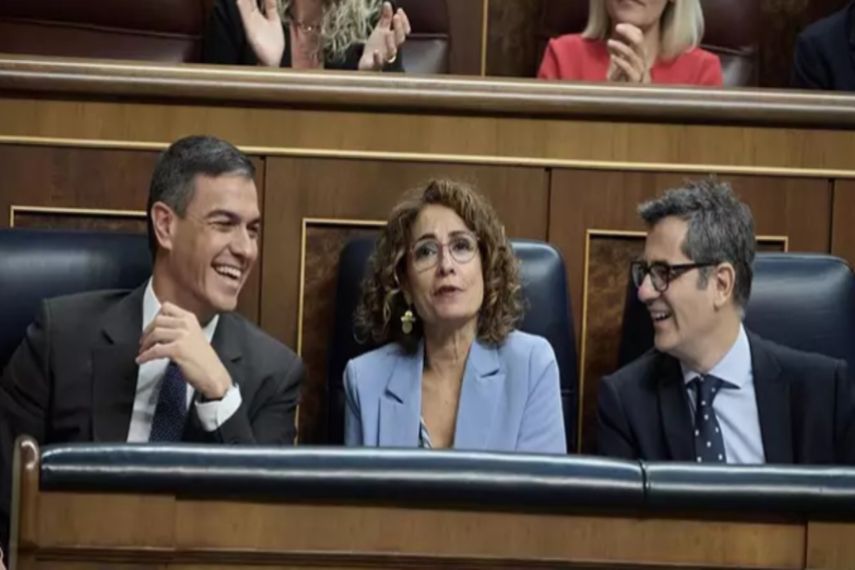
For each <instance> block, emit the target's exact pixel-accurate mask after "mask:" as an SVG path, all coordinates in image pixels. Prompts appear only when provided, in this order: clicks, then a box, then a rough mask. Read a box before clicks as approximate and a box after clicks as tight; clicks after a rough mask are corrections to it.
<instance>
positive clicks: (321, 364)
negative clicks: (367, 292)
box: [298, 223, 379, 444]
mask: <svg viewBox="0 0 855 570" xmlns="http://www.w3.org/2000/svg"><path fill="white" fill-rule="evenodd" d="M378 233H379V228H377V227H364V226H354V225H353V224H348V223H325V224H321V223H307V224H306V239H305V243H306V250H305V252H304V256H305V257H304V259H303V263H304V264H305V271H304V275H305V277H304V283H303V297H302V303H303V323H304V325H303V326H302V327H301V329H300V331H299V332H300V342H299V343H298V344H299V346H300V356H301V357H302V358H303V362H304V363H305V365H306V368H307V369H308V370H310V371H311V374H310V375H309V376H308V378H307V381H306V382H305V383H304V385H303V387H302V390H301V392H300V420H299V431H300V437H299V441H300V443H303V444H312V443H325V442H328V441H329V440H328V438H327V427H328V425H329V424H328V417H327V416H328V410H329V406H328V401H329V400H328V399H329V393H328V391H327V375H328V373H327V362H328V361H329V356H330V354H329V350H328V348H329V342H330V335H331V331H332V329H333V318H334V317H335V302H336V283H337V278H338V260H339V257H340V255H341V250H342V249H343V248H344V246H345V244H347V242H348V241H349V240H351V239H354V238H357V237H374V236H376V235H377V234H378ZM359 285H360V284H359V283H358V282H357V283H353V284H352V287H354V288H356V287H359ZM307 323H310V324H313V325H314V326H311V325H310V326H306V324H307ZM324 323H326V326H323V324H324Z"/></svg>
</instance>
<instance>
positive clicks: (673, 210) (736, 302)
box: [597, 179, 855, 464]
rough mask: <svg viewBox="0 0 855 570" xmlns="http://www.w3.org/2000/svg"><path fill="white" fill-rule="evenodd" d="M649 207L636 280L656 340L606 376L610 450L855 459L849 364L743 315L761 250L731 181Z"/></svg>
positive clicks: (602, 446) (717, 458)
mask: <svg viewBox="0 0 855 570" xmlns="http://www.w3.org/2000/svg"><path fill="white" fill-rule="evenodd" d="M639 213H640V214H641V217H642V218H643V220H644V221H645V223H646V224H647V226H648V228H649V231H648V234H647V239H646V241H645V247H644V255H643V258H642V259H641V260H639V261H636V262H634V263H633V264H632V268H631V269H632V278H633V281H634V282H635V284H636V286H637V287H638V298H639V300H641V301H642V302H643V303H644V304H645V305H646V306H647V310H648V312H649V313H650V318H651V319H652V321H653V328H654V341H655V342H654V343H655V348H654V349H652V350H650V351H648V352H647V353H645V354H644V355H642V356H641V357H639V358H638V359H637V360H635V361H634V362H632V363H630V364H628V365H627V366H625V367H623V368H622V369H620V370H619V371H617V372H616V373H614V374H612V375H611V376H607V377H605V378H603V380H602V382H601V383H600V387H599V394H598V396H599V398H598V399H599V409H598V411H599V414H598V415H599V425H598V432H597V433H598V446H599V451H600V453H602V454H604V455H609V456H614V457H624V458H629V459H644V460H652V461H661V460H676V461H693V462H698V463H825V464H829V463H855V392H853V386H852V383H851V381H850V380H849V379H848V376H847V371H846V365H845V363H844V362H843V361H837V360H834V359H831V358H828V357H825V356H821V355H818V354H809V353H805V352H801V351H797V350H793V349H790V348H786V347H783V346H780V345H777V344H774V343H772V342H770V341H767V340H764V339H762V338H760V337H759V336H757V335H755V334H753V333H751V332H750V331H747V330H746V329H745V327H744V326H743V324H742V317H743V313H744V308H745V306H746V304H747V302H748V298H749V295H750V293H751V279H752V262H753V261H754V249H755V237H754V228H753V221H752V217H751V211H750V210H749V209H748V207H747V206H746V205H745V204H742V203H741V202H739V201H738V200H737V198H736V197H735V195H734V194H733V192H732V191H731V189H730V187H729V186H728V185H727V184H724V183H720V182H717V181H715V180H710V179H707V180H702V181H699V182H695V183H689V184H687V185H686V186H685V187H683V188H679V189H676V190H671V191H669V192H667V193H666V194H665V195H664V196H662V197H661V198H658V199H656V200H652V201H650V202H647V203H644V204H642V205H641V206H640V207H639ZM781 309H782V310H786V307H782V308H781Z"/></svg>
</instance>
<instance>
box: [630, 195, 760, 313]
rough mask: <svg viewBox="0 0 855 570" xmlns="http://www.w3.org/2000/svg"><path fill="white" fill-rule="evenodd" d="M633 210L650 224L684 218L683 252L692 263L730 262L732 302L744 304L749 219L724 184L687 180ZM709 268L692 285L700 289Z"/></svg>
mask: <svg viewBox="0 0 855 570" xmlns="http://www.w3.org/2000/svg"><path fill="white" fill-rule="evenodd" d="M638 213H639V214H640V215H641V218H642V219H643V220H644V221H645V223H646V224H647V226H648V227H650V228H652V227H653V226H655V225H656V224H657V223H658V222H659V221H661V220H662V219H663V218H667V217H670V216H675V217H677V218H680V219H681V220H684V221H686V222H687V223H688V229H687V230H686V239H685V240H683V243H682V245H681V249H682V251H683V253H684V254H685V255H686V257H688V258H689V259H691V260H692V261H694V262H698V263H703V262H716V263H723V262H729V263H731V264H732V265H733V267H734V269H735V271H736V276H735V279H734V280H735V282H734V285H733V299H734V301H735V303H736V305H737V306H739V307H743V308H744V307H745V305H746V304H747V303H748V298H749V297H750V296H751V280H752V279H753V276H754V272H753V270H752V264H753V263H754V250H755V237H754V220H753V218H752V216H751V210H750V209H749V208H748V206H747V205H745V204H744V203H742V202H740V201H739V199H738V198H737V197H736V195H735V194H734V193H733V190H732V189H731V187H730V185H729V184H728V183H726V182H720V181H718V180H716V179H715V178H705V179H702V180H697V181H694V182H687V183H686V184H685V185H683V186H682V187H680V188H675V189H673V190H668V191H667V192H666V193H665V194H664V195H663V196H662V197H660V198H657V199H655V200H651V201H649V202H645V203H643V204H641V205H640V206H639V207H638ZM711 271H712V268H702V269H701V271H700V278H699V281H698V287H706V285H707V280H708V279H709V276H710V273H711Z"/></svg>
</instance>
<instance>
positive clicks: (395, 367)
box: [378, 341, 424, 447]
mask: <svg viewBox="0 0 855 570" xmlns="http://www.w3.org/2000/svg"><path fill="white" fill-rule="evenodd" d="M423 368H424V341H422V342H420V343H419V347H418V349H417V350H416V353H415V354H412V355H410V354H406V353H404V352H403V351H402V350H401V351H399V352H398V353H396V355H395V361H394V362H393V363H392V364H391V366H390V367H389V381H388V382H387V384H386V389H385V391H384V392H383V395H382V396H381V398H380V418H379V422H380V424H379V426H378V431H379V433H378V436H379V438H378V439H379V444H380V446H381V447H413V446H414V445H416V444H417V443H418V441H419V418H421V409H422V391H421V386H422V372H423Z"/></svg>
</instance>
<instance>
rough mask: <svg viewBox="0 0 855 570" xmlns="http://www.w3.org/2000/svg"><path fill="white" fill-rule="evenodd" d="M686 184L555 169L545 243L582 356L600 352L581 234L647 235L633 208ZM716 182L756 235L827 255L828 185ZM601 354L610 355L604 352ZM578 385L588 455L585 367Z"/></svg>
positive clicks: (589, 401) (678, 177) (589, 404)
mask: <svg viewBox="0 0 855 570" xmlns="http://www.w3.org/2000/svg"><path fill="white" fill-rule="evenodd" d="M685 178H686V177H685V176H684V175H682V174H674V173H667V172H662V173H640V172H598V171H586V170H555V171H553V173H552V182H551V192H550V223H549V228H550V229H549V241H550V242H551V243H553V244H554V245H555V246H556V247H558V249H559V250H560V251H561V252H562V254H563V255H564V259H565V261H566V263H567V272H568V281H569V283H570V284H571V300H572V303H573V313H574V324H575V326H576V327H577V328H576V331H577V338H579V339H580V342H585V343H586V350H585V352H586V353H591V354H597V355H600V354H601V348H600V347H599V346H598V345H597V344H596V343H595V339H592V338H591V337H590V336H588V334H587V333H588V331H587V330H585V331H583V330H582V311H583V307H584V300H583V289H582V283H583V282H584V259H585V240H586V237H585V234H586V231H588V230H631V231H644V229H645V228H644V226H643V224H642V222H641V220H640V218H638V215H637V213H636V210H637V207H638V204H639V203H641V202H642V201H644V200H647V199H650V198H652V197H654V196H655V195H657V194H660V193H661V192H663V191H664V190H665V189H667V188H672V187H676V186H678V185H679V184H680V183H681V182H682V181H683V180H685ZM721 179H722V180H725V181H729V182H731V183H732V185H733V187H734V190H736V192H737V193H738V194H739V195H740V196H741V197H742V199H743V200H744V201H745V202H746V203H747V204H748V205H749V206H750V207H751V209H752V211H753V214H754V219H755V230H756V232H757V233H758V234H763V235H776V236H778V235H779V236H787V237H788V238H789V249H790V251H816V252H828V251H829V249H830V246H831V243H830V229H831V190H830V188H829V184H828V182H827V181H825V180H822V179H815V180H812V179H799V178H771V177H762V176H722V177H721ZM611 316H613V315H612V314H611V312H605V313H602V312H600V313H596V314H595V313H594V312H589V319H609V318H611ZM608 326H612V325H608ZM594 328H596V327H594ZM583 337H584V340H581V339H583ZM592 343H593V344H592ZM602 350H604V351H606V352H607V351H608V350H609V348H608V347H605V348H603V349H602ZM580 354H583V353H582V352H580ZM598 358H599V356H598ZM602 372H603V373H607V372H612V370H603V371H602ZM580 382H581V383H582V386H581V400H580V401H581V411H582V418H583V419H582V421H583V425H582V438H583V440H584V441H585V443H586V445H587V447H584V449H588V450H590V449H591V447H590V445H591V440H590V439H589V437H588V436H587V435H585V434H586V432H592V430H593V426H594V425H595V418H596V384H597V382H599V377H597V378H589V377H587V376H586V375H585V366H582V367H581V374H580Z"/></svg>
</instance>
